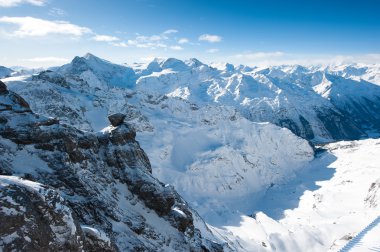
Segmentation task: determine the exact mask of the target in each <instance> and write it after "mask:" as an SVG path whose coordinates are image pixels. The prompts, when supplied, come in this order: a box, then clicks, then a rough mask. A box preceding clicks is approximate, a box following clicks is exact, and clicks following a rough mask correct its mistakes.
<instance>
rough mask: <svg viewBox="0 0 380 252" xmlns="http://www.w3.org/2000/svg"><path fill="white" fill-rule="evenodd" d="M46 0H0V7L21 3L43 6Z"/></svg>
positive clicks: (14, 5)
mask: <svg viewBox="0 0 380 252" xmlns="http://www.w3.org/2000/svg"><path fill="white" fill-rule="evenodd" d="M46 2H47V1H46V0H0V7H16V6H19V5H21V4H31V5H35V6H43V5H45V3H46Z"/></svg>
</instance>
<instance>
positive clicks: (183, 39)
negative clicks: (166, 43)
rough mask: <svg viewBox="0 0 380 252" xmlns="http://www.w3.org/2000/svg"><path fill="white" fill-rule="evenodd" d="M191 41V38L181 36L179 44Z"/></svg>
mask: <svg viewBox="0 0 380 252" xmlns="http://www.w3.org/2000/svg"><path fill="white" fill-rule="evenodd" d="M189 42H190V41H189V39H187V38H180V39H179V40H178V44H187V43H189Z"/></svg>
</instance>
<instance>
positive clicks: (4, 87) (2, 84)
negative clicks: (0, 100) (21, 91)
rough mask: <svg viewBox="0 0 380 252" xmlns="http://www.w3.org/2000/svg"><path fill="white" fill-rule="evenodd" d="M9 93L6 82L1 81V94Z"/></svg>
mask: <svg viewBox="0 0 380 252" xmlns="http://www.w3.org/2000/svg"><path fill="white" fill-rule="evenodd" d="M6 91H7V86H6V85H5V83H4V82H2V81H0V94H2V93H4V92H6Z"/></svg>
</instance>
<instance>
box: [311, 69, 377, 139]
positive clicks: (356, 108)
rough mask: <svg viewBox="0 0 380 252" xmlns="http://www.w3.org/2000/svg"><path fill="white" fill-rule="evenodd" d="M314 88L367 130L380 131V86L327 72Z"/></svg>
mask: <svg viewBox="0 0 380 252" xmlns="http://www.w3.org/2000/svg"><path fill="white" fill-rule="evenodd" d="M314 90H315V91H316V92H317V93H319V94H321V95H322V96H323V97H325V98H327V99H328V100H330V101H331V103H332V104H334V106H335V107H336V108H338V109H339V110H340V111H341V112H342V113H343V114H344V115H346V117H347V118H352V120H353V121H354V122H355V124H356V125H361V128H362V129H363V130H365V131H366V132H369V133H370V132H375V133H377V135H378V134H379V132H380V114H379V113H378V111H379V108H380V86H378V85H376V84H373V83H370V82H367V81H365V80H359V81H355V80H351V79H345V78H343V77H340V76H336V75H330V74H325V75H324V76H323V80H322V82H321V83H320V84H318V85H316V86H314Z"/></svg>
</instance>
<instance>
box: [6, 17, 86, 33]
mask: <svg viewBox="0 0 380 252" xmlns="http://www.w3.org/2000/svg"><path fill="white" fill-rule="evenodd" d="M0 23H7V24H14V25H16V26H18V27H17V29H15V30H13V31H12V32H11V33H10V35H11V36H15V37H21V38H22V37H44V36H47V35H50V34H62V35H71V36H75V37H80V36H82V35H84V34H87V33H92V31H91V29H89V28H87V27H82V26H78V25H75V24H71V23H69V22H66V21H49V20H44V19H39V18H33V17H1V18H0Z"/></svg>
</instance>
